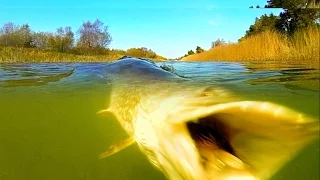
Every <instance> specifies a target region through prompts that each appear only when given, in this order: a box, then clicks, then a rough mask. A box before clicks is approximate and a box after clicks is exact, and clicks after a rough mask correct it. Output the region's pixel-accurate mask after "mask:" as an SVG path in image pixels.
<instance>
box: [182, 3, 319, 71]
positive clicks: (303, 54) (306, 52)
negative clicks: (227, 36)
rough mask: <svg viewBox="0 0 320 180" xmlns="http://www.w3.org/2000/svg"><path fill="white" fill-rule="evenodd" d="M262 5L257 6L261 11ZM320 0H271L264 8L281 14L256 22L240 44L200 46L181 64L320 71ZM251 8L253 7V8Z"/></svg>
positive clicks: (189, 53) (257, 19)
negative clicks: (272, 65)
mask: <svg viewBox="0 0 320 180" xmlns="http://www.w3.org/2000/svg"><path fill="white" fill-rule="evenodd" d="M261 7H262V6H259V5H257V6H256V8H257V9H259V8H261ZM317 7H320V1H319V0H286V1H282V0H268V1H267V5H265V6H264V8H281V9H282V11H281V12H280V13H279V14H278V15H274V14H273V13H271V14H269V15H267V14H264V15H262V16H261V17H259V18H258V17H257V18H256V19H255V22H254V24H252V25H251V26H250V27H249V28H248V30H247V31H246V32H245V34H244V36H243V37H241V38H240V39H239V40H238V42H225V41H224V40H223V39H217V40H216V41H213V42H212V46H211V48H210V49H209V50H207V51H205V50H203V49H202V48H201V47H199V46H197V48H196V51H195V52H194V51H193V50H189V51H188V53H187V54H185V55H184V56H182V57H180V58H177V59H178V60H181V61H233V62H255V61H256V62H263V61H265V62H270V61H271V62H275V63H279V64H284V63H287V64H292V63H303V64H306V65H310V66H312V67H317V68H318V69H319V63H320V62H319V61H320V60H319V59H320V57H319V56H320V52H319V51H320V9H319V8H317ZM249 8H254V7H253V6H251V7H249Z"/></svg>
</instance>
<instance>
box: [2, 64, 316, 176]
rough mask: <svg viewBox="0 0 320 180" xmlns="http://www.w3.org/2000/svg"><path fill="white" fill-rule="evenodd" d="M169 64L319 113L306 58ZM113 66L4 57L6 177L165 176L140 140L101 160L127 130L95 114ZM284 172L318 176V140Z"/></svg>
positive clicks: (249, 94)
mask: <svg viewBox="0 0 320 180" xmlns="http://www.w3.org/2000/svg"><path fill="white" fill-rule="evenodd" d="M157 64H158V65H161V64H163V62H161V63H157ZM165 64H167V65H172V66H173V67H174V68H175V70H176V73H178V74H180V75H182V76H185V77H188V78H191V79H193V80H195V81H202V82H203V83H210V84H215V85H218V86H223V87H225V88H228V89H230V90H232V91H234V92H235V93H237V94H238V95H239V96H241V97H243V98H246V99H248V100H263V101H273V102H275V103H280V104H283V105H286V106H288V107H290V108H293V109H296V110H299V111H302V112H304V113H306V114H309V115H312V116H315V117H316V118H318V119H319V90H320V87H319V79H320V72H319V69H314V68H310V67H308V66H305V65H302V64H294V65H277V64H270V63H269V64H268V65H266V63H263V64H262V63H255V64H253V63H246V64H242V63H228V62H225V63H222V62H201V63H195V62H166V63H165ZM106 65H107V63H92V64H90V63H55V64H50V63H41V64H0V180H22V179H23V180H42V179H47V180H64V179H65V180H70V179H76V180H88V179H94V180H99V179H101V180H102V179H103V180H107V179H108V180H113V179H114V180H120V179H121V180H127V179H137V180H138V179H139V180H140V179H155V180H157V179H158V180H164V179H165V177H164V176H163V175H162V173H160V172H158V171H157V170H156V169H155V168H154V167H153V166H152V165H151V164H150V163H149V162H148V160H147V159H146V157H145V156H144V155H143V154H142V153H141V152H140V151H139V149H138V147H137V145H133V146H130V147H129V148H127V149H125V150H123V151H121V152H119V153H118V154H115V155H113V156H110V157H109V158H107V159H103V160H99V159H98V155H99V154H100V153H102V152H104V151H105V150H106V149H107V148H108V147H109V146H110V145H112V144H113V143H116V142H117V141H119V140H122V139H124V138H126V137H127V136H126V133H125V132H124V131H123V130H122V129H121V127H120V126H119V124H118V122H117V121H116V119H115V118H114V117H113V116H104V117H102V116H98V115H96V112H97V111H99V110H101V109H104V108H106V107H107V105H108V102H109V100H108V96H109V93H110V84H109V79H108V77H105V76H104V75H103V73H102V69H103V67H104V66H106ZM261 163H263V162H261ZM281 179H292V180H302V179H309V180H317V179H319V142H314V143H313V144H311V145H310V146H308V147H307V148H306V149H304V150H303V151H302V152H301V153H300V154H299V155H298V156H297V157H296V158H295V159H293V160H292V161H291V162H290V163H288V164H287V165H286V166H285V167H284V168H283V169H282V170H281V171H280V172H279V173H278V174H276V175H275V176H274V177H273V180H281Z"/></svg>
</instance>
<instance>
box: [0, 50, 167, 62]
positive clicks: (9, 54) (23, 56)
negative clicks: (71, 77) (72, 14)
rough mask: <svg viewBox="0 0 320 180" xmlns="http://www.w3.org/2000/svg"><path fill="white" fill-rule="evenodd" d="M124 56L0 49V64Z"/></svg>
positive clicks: (96, 59)
mask: <svg viewBox="0 0 320 180" xmlns="http://www.w3.org/2000/svg"><path fill="white" fill-rule="evenodd" d="M123 56H124V55H123V54H116V53H110V54H106V55H76V54H72V53H61V52H56V51H50V50H41V49H35V48H14V47H0V63H16V62H21V63H36V62H38V63H41V62H53V63H54V62H56V63H58V62H109V61H114V60H117V59H119V58H121V57H123ZM148 59H151V60H153V61H164V58H163V57H161V56H159V57H156V58H148Z"/></svg>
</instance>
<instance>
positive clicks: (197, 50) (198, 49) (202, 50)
mask: <svg viewBox="0 0 320 180" xmlns="http://www.w3.org/2000/svg"><path fill="white" fill-rule="evenodd" d="M196 52H197V53H202V52H204V49H202V48H201V47H200V46H197V48H196Z"/></svg>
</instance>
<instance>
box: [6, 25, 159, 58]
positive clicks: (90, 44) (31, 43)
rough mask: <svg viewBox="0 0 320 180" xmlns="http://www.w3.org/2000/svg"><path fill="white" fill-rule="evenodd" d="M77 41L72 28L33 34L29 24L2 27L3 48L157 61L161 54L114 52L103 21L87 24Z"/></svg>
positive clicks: (145, 49)
mask: <svg viewBox="0 0 320 180" xmlns="http://www.w3.org/2000/svg"><path fill="white" fill-rule="evenodd" d="M76 33H77V34H78V37H79V38H78V39H76V38H75V32H73V30H72V28H71V27H70V26H66V27H59V28H57V29H56V31H55V32H42V31H38V32H36V31H32V30H31V28H30V26H29V24H23V25H16V24H14V23H12V22H8V23H5V24H4V25H3V26H2V27H1V28H0V46H4V47H17V48H36V49H41V50H50V51H56V52H61V53H72V54H77V55H107V54H110V53H112V54H119V55H129V56H135V57H145V58H156V57H158V55H157V54H156V53H155V52H153V51H152V50H151V49H147V48H145V47H141V48H130V49H128V50H126V51H125V50H117V49H112V50H110V49H109V48H108V47H109V45H110V43H111V41H112V37H111V35H110V33H109V31H108V26H106V25H104V23H103V22H102V21H100V20H99V19H96V20H95V21H85V22H83V23H82V25H81V26H80V27H79V28H78V30H77V31H76Z"/></svg>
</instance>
